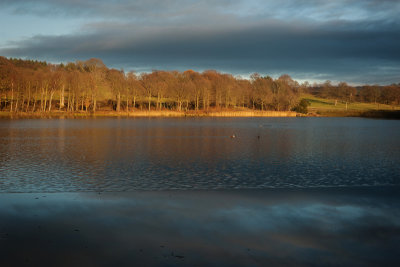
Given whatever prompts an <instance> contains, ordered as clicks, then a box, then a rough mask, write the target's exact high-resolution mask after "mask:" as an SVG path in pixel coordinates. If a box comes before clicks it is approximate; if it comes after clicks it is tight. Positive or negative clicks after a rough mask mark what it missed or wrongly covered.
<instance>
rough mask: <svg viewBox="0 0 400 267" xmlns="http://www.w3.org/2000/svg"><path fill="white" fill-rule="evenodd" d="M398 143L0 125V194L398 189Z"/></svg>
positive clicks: (244, 125) (202, 125)
mask: <svg viewBox="0 0 400 267" xmlns="http://www.w3.org/2000/svg"><path fill="white" fill-rule="evenodd" d="M232 135H235V136H236V138H231V136H232ZM399 137H400V121H389V120H371V119H361V118H235V119H231V118H216V119H215V118H188V119H185V118H169V119H166V118H164V119H148V118H142V119H115V118H111V119H104V118H102V119H71V120H69V119H54V120H51V119H48V120H35V119H30V120H1V121H0V192H3V193H4V192H86V191H95V192H98V191H108V192H121V191H133V190H164V189H249V188H258V189H262V188H294V187H302V188H309V187H338V186H345V187H348V186H376V185H400V138H399Z"/></svg>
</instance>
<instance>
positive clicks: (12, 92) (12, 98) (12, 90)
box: [10, 82, 14, 112]
mask: <svg viewBox="0 0 400 267" xmlns="http://www.w3.org/2000/svg"><path fill="white" fill-rule="evenodd" d="M13 104H14V83H13V82H11V109H10V111H11V112H12V111H13Z"/></svg>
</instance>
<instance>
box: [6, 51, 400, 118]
mask: <svg viewBox="0 0 400 267" xmlns="http://www.w3.org/2000/svg"><path fill="white" fill-rule="evenodd" d="M310 90H311V91H312V92H313V93H316V94H318V95H319V96H322V97H329V98H335V99H337V100H338V101H348V102H351V101H356V100H357V101H367V102H380V103H385V104H399V100H400V99H399V96H400V94H399V85H392V86H384V87H382V86H365V88H364V87H363V88H355V87H351V86H349V85H347V84H345V83H340V84H339V85H337V86H333V85H332V84H331V83H330V82H326V83H324V84H322V85H314V86H310V85H309V84H308V83H307V82H306V83H304V84H299V83H298V82H296V81H294V80H293V79H292V78H291V77H290V76H289V75H282V76H281V77H279V78H278V79H273V78H271V77H269V76H262V75H259V74H257V73H255V74H253V75H251V77H250V79H242V78H240V77H234V76H232V75H230V74H224V73H220V72H217V71H214V70H207V71H204V72H202V73H199V72H195V71H192V70H187V71H184V72H179V71H158V70H156V71H153V72H151V73H142V74H140V75H138V74H136V73H134V72H128V73H125V72H124V71H122V70H116V69H110V68H107V66H106V65H105V64H104V63H103V62H102V61H101V60H100V59H95V58H92V59H89V60H87V61H77V62H74V63H68V64H65V65H64V64H57V65H54V64H49V63H46V62H41V61H32V60H21V59H12V58H10V59H7V58H5V57H0V109H1V110H3V111H4V110H5V111H11V112H50V111H52V110H61V111H68V112H77V111H84V112H96V111H97V110H99V109H101V110H115V111H117V112H120V111H134V110H136V109H142V110H143V109H146V110H163V109H170V110H178V111H188V110H194V111H208V110H209V109H236V108H248V109H258V110H275V111H288V110H296V111H299V112H306V103H304V101H303V102H301V101H300V97H301V93H303V92H309V91H310Z"/></svg>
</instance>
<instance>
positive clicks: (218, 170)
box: [0, 118, 400, 267]
mask: <svg viewBox="0 0 400 267" xmlns="http://www.w3.org/2000/svg"><path fill="white" fill-rule="evenodd" d="M399 133H400V122H399V121H385V120H368V119H359V118H293V119H282V118H279V119H273V118H263V119H258V118H252V119H244V118H243V119H227V118H221V119H209V118H201V119H200V118H199V119H82V120H1V121H0V266H2V267H3V266H396V265H398V262H400V256H399V254H398V251H399V248H400V178H399V176H400V175H399V174H400V164H399V163H400V140H399ZM233 134H234V135H235V136H236V138H230V136H231V135H233Z"/></svg>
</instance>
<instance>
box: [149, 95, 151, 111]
mask: <svg viewBox="0 0 400 267" xmlns="http://www.w3.org/2000/svg"><path fill="white" fill-rule="evenodd" d="M150 105H151V94H149V111H150Z"/></svg>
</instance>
